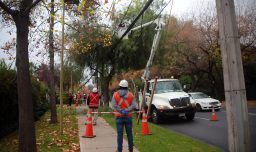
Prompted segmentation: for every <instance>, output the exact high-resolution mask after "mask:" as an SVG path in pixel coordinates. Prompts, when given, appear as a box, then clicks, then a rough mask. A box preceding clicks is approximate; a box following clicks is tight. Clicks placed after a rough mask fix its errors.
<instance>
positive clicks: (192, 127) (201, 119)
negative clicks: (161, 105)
mask: <svg viewBox="0 0 256 152" xmlns="http://www.w3.org/2000/svg"><path fill="white" fill-rule="evenodd" d="M211 114H212V113H211V112H197V113H196V116H195V119H194V121H191V122H187V121H186V120H185V119H184V118H183V119H182V118H179V119H168V120H165V121H164V123H162V124H160V126H162V127H164V128H168V129H170V130H173V131H176V132H179V133H182V134H185V135H187V136H190V137H193V138H195V139H199V140H201V141H203V142H205V143H208V144H210V145H213V146H216V147H219V148H221V149H223V150H224V151H228V131H227V121H226V111H225V109H223V110H221V111H218V112H216V116H217V119H218V121H210V119H211ZM249 123H250V134H251V150H250V151H251V152H256V144H255V143H256V109H249Z"/></svg>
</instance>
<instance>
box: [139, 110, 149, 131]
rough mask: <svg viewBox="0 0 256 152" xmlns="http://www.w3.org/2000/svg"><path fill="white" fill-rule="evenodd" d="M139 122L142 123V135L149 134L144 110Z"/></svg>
mask: <svg viewBox="0 0 256 152" xmlns="http://www.w3.org/2000/svg"><path fill="white" fill-rule="evenodd" d="M141 124H142V128H141V133H142V135H151V133H149V129H148V118H147V115H146V113H145V111H144V110H143V115H142V123H141Z"/></svg>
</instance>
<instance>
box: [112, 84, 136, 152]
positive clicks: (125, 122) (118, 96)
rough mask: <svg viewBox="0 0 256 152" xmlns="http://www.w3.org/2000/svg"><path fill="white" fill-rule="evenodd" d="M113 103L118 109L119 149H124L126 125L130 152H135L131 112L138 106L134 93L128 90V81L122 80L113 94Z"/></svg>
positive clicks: (119, 150)
mask: <svg viewBox="0 0 256 152" xmlns="http://www.w3.org/2000/svg"><path fill="white" fill-rule="evenodd" d="M111 104H112V107H113V108H114V110H115V111H116V113H115V116H116V118H115V119H116V129H117V151H118V152H122V149H123V127H124V126H125V130H126V134H127V138H128V146H129V152H133V136H132V113H131V112H132V110H133V109H135V108H136V102H135V98H134V97H133V95H132V93H131V92H129V91H128V82H127V81H126V80H121V81H120V83H119V90H118V91H117V92H115V93H114V94H113V98H112V100H111Z"/></svg>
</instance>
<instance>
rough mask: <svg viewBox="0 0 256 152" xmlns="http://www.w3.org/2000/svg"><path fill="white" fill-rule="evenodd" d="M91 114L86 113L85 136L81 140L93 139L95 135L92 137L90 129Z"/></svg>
mask: <svg viewBox="0 0 256 152" xmlns="http://www.w3.org/2000/svg"><path fill="white" fill-rule="evenodd" d="M91 114H92V112H91V110H89V111H88V113H87V120H86V128H85V135H83V136H82V137H83V138H94V137H96V135H93V128H92V116H91Z"/></svg>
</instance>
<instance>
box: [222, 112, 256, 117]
mask: <svg viewBox="0 0 256 152" xmlns="http://www.w3.org/2000/svg"><path fill="white" fill-rule="evenodd" d="M221 112H226V111H221ZM248 115H251V116H256V113H250V112H249V113H248Z"/></svg>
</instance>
